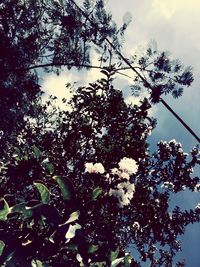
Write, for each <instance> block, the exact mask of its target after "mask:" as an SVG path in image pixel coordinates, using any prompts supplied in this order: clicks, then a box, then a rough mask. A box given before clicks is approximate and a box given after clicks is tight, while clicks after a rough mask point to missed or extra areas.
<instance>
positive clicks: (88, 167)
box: [85, 162, 95, 173]
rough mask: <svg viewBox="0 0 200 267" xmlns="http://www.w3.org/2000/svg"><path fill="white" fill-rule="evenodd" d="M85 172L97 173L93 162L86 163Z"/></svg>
mask: <svg viewBox="0 0 200 267" xmlns="http://www.w3.org/2000/svg"><path fill="white" fill-rule="evenodd" d="M85 171H86V172H89V173H94V172H95V168H94V165H93V163H92V162H87V163H85Z"/></svg>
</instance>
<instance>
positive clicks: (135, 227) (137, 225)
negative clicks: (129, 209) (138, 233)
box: [132, 222, 140, 230]
mask: <svg viewBox="0 0 200 267" xmlns="http://www.w3.org/2000/svg"><path fill="white" fill-rule="evenodd" d="M132 226H133V229H134V230H139V229H140V224H139V222H134V223H133V225H132Z"/></svg>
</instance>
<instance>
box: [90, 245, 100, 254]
mask: <svg viewBox="0 0 200 267" xmlns="http://www.w3.org/2000/svg"><path fill="white" fill-rule="evenodd" d="M98 248H99V246H98V245H90V246H89V248H88V253H94V252H96V251H97V250H98Z"/></svg>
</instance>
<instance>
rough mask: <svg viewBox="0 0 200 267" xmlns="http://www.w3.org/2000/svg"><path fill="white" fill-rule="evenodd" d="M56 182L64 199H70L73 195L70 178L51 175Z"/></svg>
mask: <svg viewBox="0 0 200 267" xmlns="http://www.w3.org/2000/svg"><path fill="white" fill-rule="evenodd" d="M53 178H54V179H55V180H56V182H57V183H58V185H59V187H60V189H61V192H62V195H63V199H64V200H71V199H72V197H74V195H75V193H74V186H73V184H72V182H71V180H70V179H68V178H67V177H62V176H54V177H53Z"/></svg>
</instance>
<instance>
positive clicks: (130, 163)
mask: <svg viewBox="0 0 200 267" xmlns="http://www.w3.org/2000/svg"><path fill="white" fill-rule="evenodd" d="M118 165H119V168H120V170H121V171H122V172H126V173H128V174H135V173H136V172H137V170H138V165H137V162H136V161H135V160H134V159H131V158H123V159H121V160H120V162H119V163H118Z"/></svg>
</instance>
